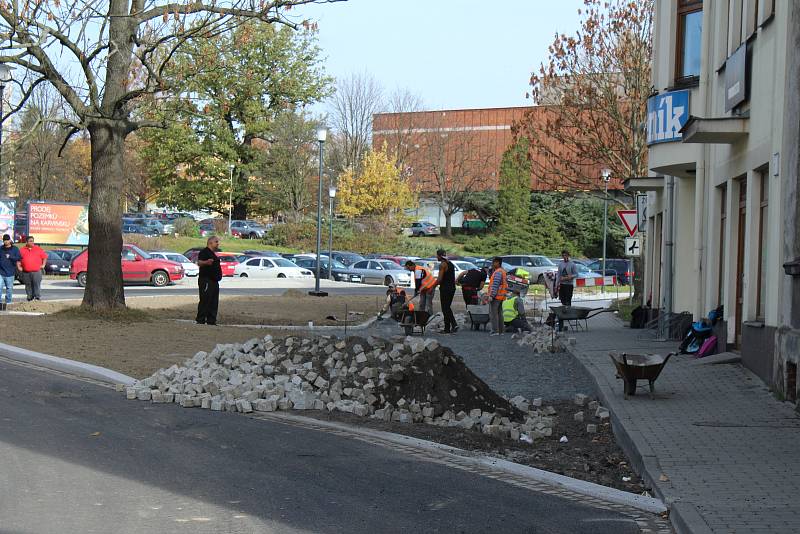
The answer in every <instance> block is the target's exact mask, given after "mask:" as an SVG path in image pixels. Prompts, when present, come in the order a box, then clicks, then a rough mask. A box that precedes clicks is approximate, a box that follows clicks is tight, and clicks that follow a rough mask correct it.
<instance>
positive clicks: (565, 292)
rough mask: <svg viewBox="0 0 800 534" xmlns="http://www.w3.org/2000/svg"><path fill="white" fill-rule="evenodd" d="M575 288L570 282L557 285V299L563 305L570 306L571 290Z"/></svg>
mask: <svg viewBox="0 0 800 534" xmlns="http://www.w3.org/2000/svg"><path fill="white" fill-rule="evenodd" d="M574 290H575V286H573V285H571V284H561V285H560V286H558V300H560V301H561V304H563V305H564V306H572V292H573V291H574Z"/></svg>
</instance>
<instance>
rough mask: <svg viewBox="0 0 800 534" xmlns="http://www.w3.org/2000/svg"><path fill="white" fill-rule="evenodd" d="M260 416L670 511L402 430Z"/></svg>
mask: <svg viewBox="0 0 800 534" xmlns="http://www.w3.org/2000/svg"><path fill="white" fill-rule="evenodd" d="M257 418H259V419H269V420H272V421H277V422H287V423H292V422H294V423H304V424H308V425H315V426H322V427H325V428H328V429H332V430H338V431H343V432H347V433H349V434H356V435H359V436H363V437H368V438H374V439H379V440H382V441H387V442H389V443H392V444H394V445H400V446H403V447H414V448H417V449H421V450H424V451H428V452H436V453H440V454H448V455H451V456H453V457H457V458H458V460H459V461H461V462H467V463H470V464H472V465H473V466H476V467H490V468H493V469H497V470H499V471H503V472H505V473H508V474H510V475H514V476H517V477H521V478H525V479H527V480H530V481H532V482H536V483H539V484H546V485H548V486H553V487H556V488H560V489H563V490H567V491H570V492H573V493H577V494H579V495H583V496H586V497H590V498H593V499H598V500H601V501H604V502H609V503H614V504H619V505H622V506H627V507H630V508H634V509H636V510H641V511H643V512H648V513H653V514H660V513H663V512H666V511H667V507H666V506H665V505H664V503H663V502H662V501H661V500H660V499H656V498H653V497H645V496H643V495H637V494H635V493H629V492H627V491H622V490H618V489H615V488H609V487H607V486H601V485H599V484H595V483H593V482H587V481H585V480H580V479H577V478H570V477H567V476H564V475H559V474H557V473H551V472H550V471H544V470H542V469H537V468H535V467H530V466H527V465H522V464H517V463H514V462H510V461H508V460H503V459H501V458H495V457H493V456H486V455H483V454H475V453H471V452H469V451H466V450H464V449H459V448H457V447H452V446H450V445H443V444H441V443H435V442H433V441H427V440H424V439H419V438H414V437H410V436H405V435H403V434H395V433H393V432H385V431H383V430H373V429H370V428H361V427H357V426H352V425H347V424H343V423H336V422H332V421H323V420H320V419H314V418H313V417H305V416H301V415H293V414H284V413H280V414H278V413H276V412H270V413H266V412H259V415H258V417H257Z"/></svg>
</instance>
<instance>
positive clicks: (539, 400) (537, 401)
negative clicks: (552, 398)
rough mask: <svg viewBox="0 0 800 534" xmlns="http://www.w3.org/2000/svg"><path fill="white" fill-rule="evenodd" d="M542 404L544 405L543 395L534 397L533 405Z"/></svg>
mask: <svg viewBox="0 0 800 534" xmlns="http://www.w3.org/2000/svg"><path fill="white" fill-rule="evenodd" d="M541 405H542V398H541V397H537V398H535V399H533V402H531V406H535V407H539V406H541Z"/></svg>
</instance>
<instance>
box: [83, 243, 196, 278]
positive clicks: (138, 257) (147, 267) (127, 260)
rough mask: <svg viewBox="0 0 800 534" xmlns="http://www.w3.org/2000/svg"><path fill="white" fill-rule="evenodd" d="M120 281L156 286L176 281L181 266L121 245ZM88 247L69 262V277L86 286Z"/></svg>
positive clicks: (135, 248)
mask: <svg viewBox="0 0 800 534" xmlns="http://www.w3.org/2000/svg"><path fill="white" fill-rule="evenodd" d="M121 261H122V281H123V282H126V283H150V284H152V285H154V286H156V287H162V286H165V285H167V284H169V283H171V282H177V281H179V280H181V279H182V278H183V267H182V266H181V264H179V263H175V262H174V261H169V260H162V259H160V258H152V257H150V254H148V253H147V252H145V251H143V250H142V249H140V248H139V247H137V246H136V245H123V246H122V257H121ZM88 264H89V249H86V250H84V251H82V252H81V253H80V254H78V255H77V256H75V258H74V259H73V260H72V263H71V264H70V269H69V277H70V279H72V280H75V281H76V282H78V285H79V286H81V287H85V286H86V276H87V268H88Z"/></svg>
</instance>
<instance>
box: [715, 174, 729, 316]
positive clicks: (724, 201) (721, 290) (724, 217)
mask: <svg viewBox="0 0 800 534" xmlns="http://www.w3.org/2000/svg"><path fill="white" fill-rule="evenodd" d="M720 202H721V204H720V216H719V273H718V274H719V277H718V279H717V280H718V284H719V286H718V290H717V303H718V304H723V303H724V302H725V260H726V258H725V255H726V254H727V248H726V246H725V225H726V224H727V222H728V186H726V185H723V186H722V187H720Z"/></svg>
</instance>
